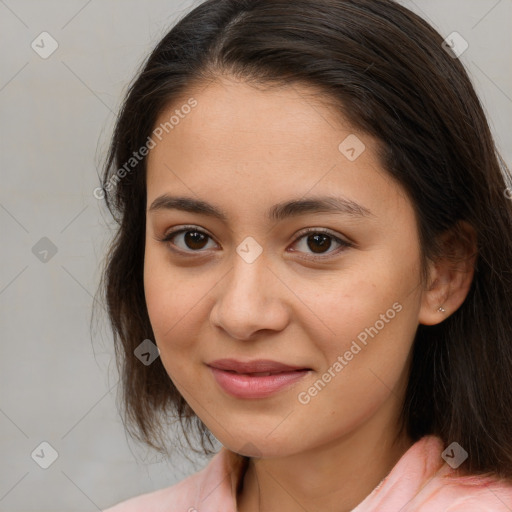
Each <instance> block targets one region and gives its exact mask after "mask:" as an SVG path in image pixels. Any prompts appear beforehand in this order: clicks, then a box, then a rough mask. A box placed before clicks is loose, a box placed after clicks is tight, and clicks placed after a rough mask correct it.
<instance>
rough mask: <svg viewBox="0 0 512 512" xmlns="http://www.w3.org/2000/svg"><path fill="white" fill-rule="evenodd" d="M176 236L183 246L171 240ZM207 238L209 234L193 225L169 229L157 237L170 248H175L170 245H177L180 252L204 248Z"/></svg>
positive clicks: (196, 250)
mask: <svg viewBox="0 0 512 512" xmlns="http://www.w3.org/2000/svg"><path fill="white" fill-rule="evenodd" d="M175 238H177V239H178V240H179V239H181V240H182V241H183V244H184V245H185V246H181V247H180V246H179V245H177V244H176V243H174V242H173V240H174V239H175ZM208 238H210V239H211V237H210V235H208V234H206V233H205V232H204V231H201V230H200V229H197V228H196V227H195V226H185V227H183V228H181V229H178V230H175V231H171V232H170V233H167V234H166V235H165V236H164V237H163V238H161V239H159V240H160V241H161V242H165V243H166V244H167V245H169V247H170V248H171V250H173V251H174V250H175V249H174V248H172V247H171V246H177V247H178V250H179V251H182V252H190V251H192V252H200V249H204V247H205V246H206V245H207V243H206V242H207V240H208Z"/></svg>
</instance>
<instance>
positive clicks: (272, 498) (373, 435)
mask: <svg viewBox="0 0 512 512" xmlns="http://www.w3.org/2000/svg"><path fill="white" fill-rule="evenodd" d="M390 400H396V399H395V398H393V397H390ZM387 405H389V404H387ZM386 409H387V408H386V407H383V408H382V409H381V410H380V411H379V412H378V413H377V414H376V415H374V416H373V417H372V418H371V419H370V420H368V421H367V422H366V423H365V424H363V425H361V426H359V427H358V429H357V431H356V432H352V433H350V434H348V435H345V436H342V437H340V438H337V439H335V440H333V441H331V442H330V443H328V444H324V445H322V446H319V447H314V448H311V449H308V450H306V451H303V452H300V453H296V454H292V455H290V456H287V457H282V458H267V459H251V460H250V462H249V464H248V465H247V469H246V471H245V474H244V476H243V481H242V482H241V484H242V485H241V488H240V491H239V493H238V496H237V509H238V511H239V512H264V511H267V510H279V511H281V512H304V510H336V511H339V512H345V511H346V512H349V511H350V510H352V509H353V508H354V507H356V506H357V505H358V504H359V503H361V501H363V500H364V499H365V498H366V496H368V495H369V494H370V493H371V492H372V490H373V489H374V488H375V487H376V486H377V485H378V484H379V483H380V482H381V480H382V479H383V478H384V477H385V476H386V475H387V474H388V473H389V472H390V471H391V469H392V468H393V466H394V465H395V464H396V463H397V462H398V459H399V458H400V457H401V456H402V455H403V454H404V453H405V451H406V450H407V449H408V448H409V447H410V446H411V445H412V444H413V443H412V441H411V439H409V438H408V437H407V435H405V434H404V435H401V436H399V437H398V438H397V437H396V433H397V429H396V425H395V422H393V421H392V418H393V419H394V418H396V416H395V415H394V414H389V413H390V409H396V408H395V407H393V405H391V408H390V409H388V410H387V411H386ZM395 412H396V411H395ZM382 415H384V416H386V415H387V416H388V418H389V420H388V421H387V424H386V422H385V424H384V425H383V417H382ZM379 416H380V417H379ZM383 426H384V428H383ZM386 427H387V428H386Z"/></svg>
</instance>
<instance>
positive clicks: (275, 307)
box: [210, 254, 291, 340]
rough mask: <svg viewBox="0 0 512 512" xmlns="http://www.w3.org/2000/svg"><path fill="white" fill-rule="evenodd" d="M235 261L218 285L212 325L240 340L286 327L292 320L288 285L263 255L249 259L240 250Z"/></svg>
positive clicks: (211, 313)
mask: <svg viewBox="0 0 512 512" xmlns="http://www.w3.org/2000/svg"><path fill="white" fill-rule="evenodd" d="M233 261H234V263H233V268H232V269H231V271H229V272H228V273H227V274H226V275H225V276H224V278H223V279H222V280H221V282H220V283H219V284H218V286H216V287H215V289H216V290H217V295H216V296H215V303H214V306H213V307H212V310H211V312H210V321H211V322H212V325H214V326H215V327H218V328H221V329H223V330H224V331H226V333H227V334H228V335H229V336H231V337H232V338H235V339H238V340H252V339H254V338H255V337H257V336H258V335H261V334H262V331H274V332H279V331H281V330H283V329H284V328H285V327H286V326H287V325H288V323H289V321H290V313H289V311H290V308H289V304H288V303H287V301H286V297H287V296H288V295H290V294H291V292H290V291H289V290H288V288H287V287H286V285H285V284H283V282H282V281H281V280H280V279H279V278H278V276H277V275H276V273H275V271H273V270H272V269H271V268H270V266H269V264H268V261H267V259H266V258H265V257H263V255H260V257H259V258H257V259H256V261H254V262H252V263H248V262H247V261H244V259H243V258H241V257H239V255H238V254H237V255H235V257H234V260H233ZM267 334H269V333H268V332H267Z"/></svg>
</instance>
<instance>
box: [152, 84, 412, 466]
mask: <svg viewBox="0 0 512 512" xmlns="http://www.w3.org/2000/svg"><path fill="white" fill-rule="evenodd" d="M308 92H309V90H308V89H307V88H305V87H299V86H293V87H283V88H281V89H279V90H277V89H274V90H272V91H261V90H258V89H255V88H253V87H251V86H249V85H246V84H243V83H239V82H234V81H228V80H226V79H223V80H222V81H218V82H216V83H214V84H210V85H209V86H208V87H206V88H204V89H202V90H198V92H196V93H195V94H191V95H190V96H193V98H194V99H195V100H196V101H197V104H196V105H195V106H194V107H193V108H187V107H184V105H187V104H192V102H189V103H187V99H185V100H184V101H183V102H181V103H179V104H178V103H177V104H174V105H173V106H172V108H169V109H168V110H166V111H165V112H163V113H162V115H161V116H160V118H159V119H158V121H157V124H156V126H158V125H160V124H161V123H165V122H168V121H169V119H170V118H171V116H172V115H174V116H178V117H179V121H178V122H176V119H178V117H175V118H174V120H173V122H172V128H169V126H171V125H170V124H168V125H167V132H166V130H165V129H164V130H160V132H163V135H161V136H160V137H161V140H159V139H158V138H155V137H153V140H154V142H155V143H156V146H155V147H153V149H151V151H150V153H149V156H148V169H147V205H148V210H147V229H146V249H145V263H144V286H145V294H146V301H147V307H148V311H149V317H150V320H151V324H152V327H153V331H154V334H155V338H156V339H155V342H156V344H157V346H158V347H159V350H160V357H161V360H162V363H163V365H164V367H165V369H166V371H167V373H168V374H169V376H170V378H171V379H172V381H173V382H174V384H175V385H176V387H177V388H178V390H179V391H180V393H181V394H182V395H183V396H184V398H185V399H186V400H187V402H188V403H189V404H190V406H191V407H192V408H193V409H194V411H195V412H196V413H197V415H198V416H199V417H200V418H201V420H202V421H203V422H204V423H205V424H206V426H207V427H208V428H209V429H210V430H211V431H212V432H213V434H214V435H215V437H217V439H219V440H220V441H221V442H222V444H224V445H225V446H226V447H227V448H229V449H231V450H233V451H237V452H239V453H243V454H246V455H261V456H263V457H268V456H283V455H286V454H293V453H298V452H301V451H304V450H308V449H311V448H314V447H318V446H321V445H325V444H327V443H332V442H336V440H337V439H341V438H346V437H349V436H353V435H354V434H356V433H358V432H363V431H366V432H367V433H370V432H373V433H375V434H376V433H379V432H382V431H383V430H385V429H387V430H389V429H390V428H394V422H395V420H396V418H397V415H398V412H399V410H400V407H401V402H402V399H403V392H404V390H405V386H406V383H407V370H408V365H409V355H410V350H411V345H412V341H413V338H414V335H415V332H416V328H417V325H418V321H419V316H420V313H421V309H422V288H421V285H420V252H419V239H418V233H417V228H416V221H415V216H414V211H413V207H412V205H411V203H410V202H409V200H408V199H407V197H406V196H405V193H404V192H403V190H402V189H401V188H400V186H399V185H397V183H396V182H394V181H393V180H392V179H391V177H390V176H389V174H387V173H386V172H385V171H384V170H383V169H382V167H381V165H380V163H379V161H378V159H377V157H376V152H375V151H376V146H375V141H374V140H372V139H371V138H370V137H369V136H367V135H365V134H362V133H359V132H358V133H355V132H354V131H353V130H352V129H351V128H350V126H348V125H346V124H343V123H342V122H341V121H340V118H339V117H338V118H337V117H336V116H337V115H338V114H337V113H336V111H335V110H334V109H332V108H328V107H326V106H322V105H320V104H319V103H318V102H315V101H314V99H313V97H312V96H311V95H308ZM190 96H188V97H187V98H189V97H190ZM176 110H178V112H176ZM392 135H393V134H390V136H392ZM363 144H364V146H363ZM178 197H181V198H186V199H187V201H181V202H179V201H173V200H174V199H175V198H178ZM327 198H329V199H330V202H329V203H328V205H327V206H328V207H326V205H324V206H318V205H317V204H316V202H317V201H326V199H327ZM199 201H200V202H201V204H203V205H208V208H207V209H204V208H203V209H202V210H200V209H199V208H193V205H194V204H197V203H196V202H199ZM336 201H338V203H336ZM295 202H297V204H295ZM287 203H290V205H288V206H285V205H286V204H287ZM301 204H302V206H301ZM214 210H215V211H218V212H222V214H223V216H224V217H221V216H220V215H213V214H212V212H213V211H214ZM181 229H184V230H185V231H184V232H182V233H177V234H175V235H174V236H173V237H172V238H171V237H167V235H168V234H169V233H170V232H171V231H174V232H177V231H179V230H181ZM322 231H325V233H323V232H322ZM166 237H167V241H162V239H164V238H166ZM225 359H230V360H232V361H230V362H229V363H230V364H231V366H229V365H228V366H225V365H222V362H219V361H220V360H225ZM261 360H265V361H272V362H274V365H273V366H267V365H265V364H264V363H261ZM258 361H260V362H259V363H258ZM224 363H225V361H224ZM243 363H251V364H249V365H248V366H244V365H243ZM253 363H254V364H253ZM233 365H234V366H233ZM282 365H287V366H286V367H285V366H282ZM214 366H216V367H217V369H213V367H214ZM289 367H292V368H289ZM284 370H286V371H284ZM278 371H280V372H281V373H280V375H279V376H276V375H277V374H276V372H278ZM265 372H267V373H268V372H271V374H270V375H268V374H267V375H265ZM254 373H257V375H254ZM261 373H264V374H263V375H261ZM251 374H253V375H251Z"/></svg>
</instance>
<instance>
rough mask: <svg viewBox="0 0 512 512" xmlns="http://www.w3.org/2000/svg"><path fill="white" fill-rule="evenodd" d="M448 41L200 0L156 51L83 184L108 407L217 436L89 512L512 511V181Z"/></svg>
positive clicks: (367, 7)
mask: <svg viewBox="0 0 512 512" xmlns="http://www.w3.org/2000/svg"><path fill="white" fill-rule="evenodd" d="M459 42H460V41H459ZM457 44H458V41H456V40H453V41H451V42H450V41H449V42H448V43H447V42H444V41H443V38H442V37H441V36H440V35H439V34H438V33H437V32H436V31H435V30H434V29H433V28H432V27H430V26H429V25H428V24H427V23H426V22H425V21H423V20H422V19H421V18H419V17H418V16H416V15H415V14H413V13H412V12H410V11H409V10H407V9H406V8H404V7H402V6H400V5H398V4H396V3H395V2H393V1H391V0H346V1H344V0H298V1H286V0H277V1H265V0H246V1H240V0H238V1H237V0H209V1H206V2H203V3H202V4H201V5H199V6H198V7H196V8H195V9H194V10H193V11H192V12H190V13H189V14H188V15H187V16H185V17H184V18H183V19H182V20H181V21H179V23H177V24H176V26H175V27H173V29H172V30H171V31H170V32H169V33H168V34H167V35H166V36H165V37H164V38H163V39H162V41H161V42H160V43H159V44H158V45H157V47H156V48H155V49H154V51H153V52H152V54H151V55H150V56H149V58H148V60H147V62H146V64H145V66H144V68H143V69H142V71H141V72H140V74H139V75H138V77H137V79H136V80H135V81H134V83H133V84H132V86H131V87H130V90H129V91H128V94H127V97H126V99H125V102H124V105H123V107H122V110H121V114H120V117H119V119H118V122H117V125H116V129H115V133H114V136H113V140H112V144H111V149H110V153H109V157H108V161H107V163H106V169H105V174H104V177H103V185H102V190H103V191H104V193H105V198H106V201H107V205H108V206H109V207H110V208H111V211H112V213H113V214H114V216H115V217H116V218H117V219H118V221H119V230H118V233H117V236H116V238H115V240H114V242H113V246H112V249H111V251H110V252H109V255H108V258H107V262H106V269H105V276H104V277H105V280H104V285H105V297H106V301H107V304H108V308H109V314H110V320H111V323H112V327H113V332H114V335H115V340H116V348H117V354H118V358H119V364H120V369H121V373H122V379H123V387H124V399H125V414H126V418H127V420H128V421H129V422H131V425H133V426H134V427H135V429H133V431H132V433H133V435H135V436H136V437H138V438H139V439H141V440H143V441H145V442H147V443H148V444H149V445H150V446H153V447H155V448H157V449H161V450H162V451H164V450H165V446H164V437H165V433H166V430H168V429H169V422H168V421H167V420H168V419H170V418H171V417H172V416H173V415H174V416H175V415H177V416H178V417H179V418H180V419H181V420H182V422H183V428H184V432H185V434H186V435H188V434H189V433H192V432H193V431H194V429H195V431H196V432H198V433H199V435H200V439H201V442H202V447H203V449H204V450H205V453H211V451H210V450H208V443H209V442H210V446H213V444H211V442H212V439H213V438H212V434H213V436H214V437H215V438H216V439H218V440H219V441H220V443H221V444H222V445H223V446H222V449H221V450H220V452H219V453H217V454H216V455H215V456H214V457H213V458H212V460H211V461H210V462H209V464H208V465H207V467H206V468H204V469H203V470H202V471H201V472H199V473H196V474H195V475H192V476H190V477H189V478H187V479H186V480H184V481H182V482H180V483H179V484H176V485H174V486H171V487H168V488H166V489H162V490H160V491H156V492H154V493H148V494H145V495H142V496H138V497H133V498H131V499H129V500H127V501H125V502H123V503H121V504H118V505H117V506H115V507H113V508H111V509H109V512H128V511H135V510H173V511H189V512H192V511H194V510H197V511H200V512H204V511H209V512H211V511H219V512H220V511H222V512H235V511H236V510H238V511H240V512H255V511H263V510H282V511H290V512H292V511H303V510H329V511H331V510H332V511H339V512H341V511H349V510H352V511H357V512H368V511H379V512H382V511H398V510H401V511H405V510H407V511H413V510H414V511H421V512H426V511H434V510H435V511H440V510H449V511H452V512H455V511H462V510H464V511H465V512H468V511H470V510H475V511H476V510H478V511H482V510H485V511H491V510H492V511H502V510H503V511H506V510H511V509H512V438H511V436H510V432H511V426H512V416H511V410H512V409H511V405H512V260H511V258H510V254H512V234H511V233H512V231H511V228H512V203H511V201H510V200H509V198H508V197H507V183H506V182H505V179H510V172H509V171H508V169H507V168H506V167H505V165H504V164H503V162H502V160H501V159H500V157H499V155H498V153H497V151H496V148H495V145H494V142H493V140H492V136H491V133H490V130H489V127H488V123H487V120H486V118H485V115H484V113H483V111H482V107H481V105H480V103H479V100H478V98H477V96H476V94H475V91H474V89H473V87H472V85H471V83H470V80H469V78H468V76H467V73H466V72H465V70H464V68H463V66H462V64H461V63H460V61H459V60H458V58H457V47H456V46H457ZM193 448H194V446H193V444H192V443H191V449H193Z"/></svg>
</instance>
